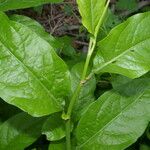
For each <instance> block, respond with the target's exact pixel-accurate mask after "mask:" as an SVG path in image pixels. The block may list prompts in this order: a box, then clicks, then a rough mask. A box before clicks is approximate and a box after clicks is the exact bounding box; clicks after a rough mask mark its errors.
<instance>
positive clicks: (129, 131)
mask: <svg viewBox="0 0 150 150" xmlns="http://www.w3.org/2000/svg"><path fill="white" fill-rule="evenodd" d="M146 82H148V81H146ZM143 85H145V82H143ZM125 88H128V90H129V89H132V88H133V87H132V86H131V85H128V86H126V87H125ZM134 88H135V89H137V90H135V91H136V93H135V94H133V95H132V96H124V95H121V94H119V93H117V92H115V91H113V90H112V91H109V92H106V93H105V94H104V95H102V96H101V97H100V98H99V99H98V100H97V101H96V102H94V103H93V104H92V105H91V106H90V107H89V108H88V110H87V111H86V112H85V113H84V115H83V117H82V118H81V120H80V121H79V124H78V127H77V135H76V136H77V140H78V149H82V150H91V147H92V149H94V150H107V149H111V150H122V149H125V148H127V147H128V146H129V145H131V144H132V143H134V142H135V141H136V140H137V139H138V137H140V136H141V135H142V134H143V132H144V131H145V129H146V127H147V125H148V123H149V121H150V109H149V108H150V82H149V85H146V86H143V88H140V85H139V86H138V85H136V86H134Z"/></svg>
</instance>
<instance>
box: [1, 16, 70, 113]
mask: <svg viewBox="0 0 150 150" xmlns="http://www.w3.org/2000/svg"><path fill="white" fill-rule="evenodd" d="M0 16H3V22H1V26H0V31H2V32H1V35H0V65H1V67H0V89H1V90H0V97H2V99H3V100H5V101H6V102H7V103H10V104H13V105H15V106H17V107H19V108H21V109H22V110H24V111H26V112H28V113H29V114H31V115H33V116H43V115H48V114H51V113H54V112H57V111H60V110H61V109H62V107H61V105H62V103H63V102H64V100H63V98H65V96H67V94H68V92H69V91H70V75H69V72H68V69H67V66H66V65H65V64H64V62H63V61H62V60H61V59H60V58H59V57H58V56H57V55H56V54H55V52H54V50H53V49H52V47H51V46H50V45H49V44H48V43H47V42H46V41H45V40H43V39H42V38H40V37H39V36H38V35H37V34H36V33H35V32H33V31H32V30H30V29H29V28H28V27H26V26H24V25H22V24H20V23H17V22H13V21H6V20H7V19H5V17H4V14H3V15H0ZM6 18H7V17H6ZM6 27H7V28H6ZM7 39H11V40H10V41H9V40H7Z"/></svg>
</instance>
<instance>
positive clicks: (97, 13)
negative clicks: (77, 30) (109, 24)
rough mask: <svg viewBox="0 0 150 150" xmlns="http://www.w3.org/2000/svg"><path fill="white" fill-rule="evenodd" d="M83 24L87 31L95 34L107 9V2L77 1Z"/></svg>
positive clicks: (93, 0)
mask: <svg viewBox="0 0 150 150" xmlns="http://www.w3.org/2000/svg"><path fill="white" fill-rule="evenodd" d="M77 3H78V8H79V12H80V14H81V16H82V23H83V25H84V26H85V27H86V28H87V30H88V31H89V32H90V33H92V34H95V32H96V31H97V30H99V26H98V24H99V22H100V20H101V17H102V14H103V11H104V9H105V4H106V0H77Z"/></svg>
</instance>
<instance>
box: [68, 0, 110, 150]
mask: <svg viewBox="0 0 150 150" xmlns="http://www.w3.org/2000/svg"><path fill="white" fill-rule="evenodd" d="M109 2H110V0H108V1H107V4H106V6H105V9H104V12H103V14H102V17H101V19H100V21H99V23H98V28H97V29H96V32H95V34H94V37H91V38H90V43H89V48H88V54H87V57H86V61H85V65H84V69H83V73H82V76H81V81H80V83H79V84H78V86H77V88H76V90H75V92H74V94H73V96H72V98H71V101H70V104H69V107H68V110H67V114H66V116H65V119H66V148H67V150H71V136H70V132H71V130H70V127H71V114H72V110H73V107H74V104H75V102H76V99H77V98H78V96H79V93H80V90H81V88H82V86H83V85H84V83H85V82H86V78H87V77H86V75H87V71H88V66H89V63H90V60H91V56H92V54H93V51H94V49H95V46H96V40H97V35H98V31H99V28H100V26H101V24H102V21H103V19H104V16H105V14H106V11H107V8H108V5H109Z"/></svg>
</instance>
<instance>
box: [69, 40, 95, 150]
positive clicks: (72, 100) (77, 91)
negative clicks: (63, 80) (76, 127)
mask: <svg viewBox="0 0 150 150" xmlns="http://www.w3.org/2000/svg"><path fill="white" fill-rule="evenodd" d="M95 46H96V40H94V39H93V38H91V39H90V44H89V50H88V54H87V58H86V62H85V65H84V69H83V73H82V76H81V81H80V83H79V84H78V86H77V88H76V90H75V92H74V95H73V97H72V99H71V101H70V104H69V107H68V111H67V114H66V116H67V118H68V120H67V121H66V148H67V150H71V140H70V139H71V137H70V126H71V125H70V118H71V113H72V110H73V106H74V104H75V102H76V99H77V97H78V96H79V93H80V90H81V87H82V86H83V84H84V82H85V81H86V75H87V70H88V66H89V63H90V59H91V56H92V53H93V51H94V48H95Z"/></svg>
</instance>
